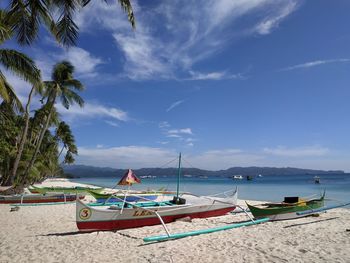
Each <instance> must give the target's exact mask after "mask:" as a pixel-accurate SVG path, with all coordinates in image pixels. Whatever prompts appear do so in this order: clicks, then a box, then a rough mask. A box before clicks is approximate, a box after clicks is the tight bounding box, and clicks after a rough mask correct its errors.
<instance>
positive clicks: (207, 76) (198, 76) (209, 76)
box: [187, 70, 243, 80]
mask: <svg viewBox="0 0 350 263" xmlns="http://www.w3.org/2000/svg"><path fill="white" fill-rule="evenodd" d="M189 73H190V75H191V77H190V78H187V80H222V79H243V76H242V74H240V73H238V74H228V73H227V72H226V71H222V72H210V73H201V72H195V71H192V70H191V71H189Z"/></svg>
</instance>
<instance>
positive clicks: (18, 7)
mask: <svg viewBox="0 0 350 263" xmlns="http://www.w3.org/2000/svg"><path fill="white" fill-rule="evenodd" d="M10 6H11V8H10V10H9V11H8V17H9V23H10V25H11V29H12V30H13V31H14V32H15V34H16V38H17V42H18V43H19V44H21V45H29V44H31V43H32V42H33V41H34V39H35V38H36V36H37V33H38V27H33V19H32V16H31V14H30V10H29V9H28V8H27V3H24V2H23V1H18V0H12V1H11V5H10Z"/></svg>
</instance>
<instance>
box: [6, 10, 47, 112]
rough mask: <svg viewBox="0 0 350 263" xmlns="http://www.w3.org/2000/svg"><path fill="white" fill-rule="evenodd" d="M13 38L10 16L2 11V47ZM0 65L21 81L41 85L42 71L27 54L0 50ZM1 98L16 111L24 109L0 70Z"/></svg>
mask: <svg viewBox="0 0 350 263" xmlns="http://www.w3.org/2000/svg"><path fill="white" fill-rule="evenodd" d="M11 36H12V30H11V26H10V24H9V21H8V14H7V13H6V12H5V11H3V10H0V45H1V44H3V43H4V42H5V41H6V40H8V39H10V38H11ZM0 64H1V65H2V66H3V67H4V68H6V69H7V70H9V71H11V72H12V73H14V74H15V75H17V76H18V77H20V78H21V79H23V80H25V81H27V82H29V83H31V84H32V85H33V86H35V87H37V86H38V85H40V82H41V76H40V70H39V69H38V68H37V67H36V66H35V63H34V61H33V60H32V59H31V58H29V57H28V56H26V55H25V54H23V53H21V52H18V51H16V50H13V49H1V48H0ZM0 97H1V98H2V99H3V100H5V101H6V102H10V103H11V104H12V105H13V106H14V107H15V108H16V109H20V110H21V109H22V104H21V102H20V101H19V99H18V98H17V96H16V93H15V91H14V89H13V87H12V86H11V85H10V83H8V81H7V80H6V77H5V75H4V74H3V72H2V71H1V70H0Z"/></svg>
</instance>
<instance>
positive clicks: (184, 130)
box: [168, 128, 193, 135]
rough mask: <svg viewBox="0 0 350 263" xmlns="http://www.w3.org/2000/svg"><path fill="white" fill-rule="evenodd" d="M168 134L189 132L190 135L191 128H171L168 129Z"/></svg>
mask: <svg viewBox="0 0 350 263" xmlns="http://www.w3.org/2000/svg"><path fill="white" fill-rule="evenodd" d="M168 134H189V135H192V134H193V133H192V129H191V128H183V129H173V130H168Z"/></svg>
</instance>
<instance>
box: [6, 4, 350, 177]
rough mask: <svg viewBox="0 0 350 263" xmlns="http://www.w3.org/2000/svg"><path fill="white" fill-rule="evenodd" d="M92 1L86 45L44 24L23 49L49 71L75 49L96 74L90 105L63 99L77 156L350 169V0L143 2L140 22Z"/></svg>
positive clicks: (127, 162) (146, 163)
mask: <svg viewBox="0 0 350 263" xmlns="http://www.w3.org/2000/svg"><path fill="white" fill-rule="evenodd" d="M91 2H93V3H92V4H91V5H90V6H89V7H88V8H85V9H84V10H82V11H81V12H80V13H79V14H78V15H77V17H76V19H77V21H78V24H79V26H80V37H79V41H78V45H77V46H76V47H72V48H70V49H68V50H67V49H63V48H62V47H59V46H58V45H57V44H56V43H55V42H54V40H53V38H52V37H51V36H50V35H48V34H47V33H46V32H45V31H44V30H43V31H42V32H41V34H40V39H39V40H38V41H37V42H36V43H35V44H34V45H33V46H31V47H29V48H23V50H24V51H25V52H26V53H27V54H29V55H30V56H32V57H33V58H34V59H35V61H36V62H37V64H38V66H39V67H40V68H41V69H42V73H43V77H44V79H48V78H50V71H51V68H52V66H53V65H54V64H55V63H56V62H58V61H60V60H62V59H68V60H70V61H71V62H72V63H73V64H74V65H75V67H76V77H77V78H79V79H80V80H81V81H82V82H83V83H84V84H85V87H86V91H84V92H83V93H82V96H83V98H84V99H85V101H86V105H85V108H84V109H82V110H81V109H79V108H77V107H76V106H73V107H71V109H70V110H69V111H65V110H64V109H63V107H62V106H60V105H59V104H58V105H57V107H58V108H59V110H60V113H61V116H62V119H63V120H65V121H67V122H69V123H70V124H71V127H72V129H73V132H74V134H75V137H76V142H77V145H78V147H79V156H78V157H77V163H78V164H87V165H94V166H109V167H117V168H140V167H154V166H161V165H163V164H164V163H165V162H166V161H168V160H170V159H172V158H173V157H174V156H176V155H177V153H178V152H180V151H181V152H182V153H183V155H184V156H185V158H186V160H188V161H189V162H190V164H191V165H192V166H194V167H198V168H204V169H211V170H216V169H226V168H229V167H233V166H277V167H287V166H289V167H300V168H313V169H326V170H329V169H342V170H345V171H350V153H349V149H350V140H349V134H350V114H349V113H350V103H349V102H350V100H349V99H350V74H349V72H350V27H349V26H348V25H349V24H350V16H349V15H348V10H349V8H350V2H349V1H348V0H338V1H327V0H318V1H300V0H236V1H233V0H232V1H231V0H216V1H214V0H192V1H190V0H188V1H184V0H183V1H132V4H133V5H134V9H135V15H136V19H137V27H136V30H132V29H131V27H130V25H129V23H128V21H127V19H126V15H125V14H123V13H122V12H121V10H120V8H119V6H118V5H117V4H110V5H106V4H105V3H104V2H103V1H91ZM7 46H9V47H15V45H14V44H13V43H7ZM8 78H9V80H10V81H11V83H13V85H15V86H16V89H17V91H18V93H19V94H20V96H21V98H23V99H24V98H25V96H26V94H27V93H28V91H29V87H28V85H27V84H25V83H23V82H22V81H19V80H18V79H16V78H15V77H13V76H10V75H8ZM36 103H37V102H36ZM35 105H38V104H35V103H34V108H35Z"/></svg>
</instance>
